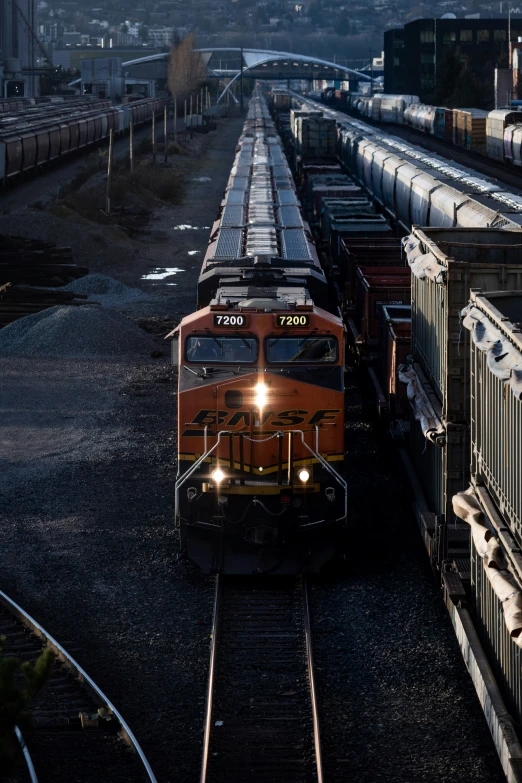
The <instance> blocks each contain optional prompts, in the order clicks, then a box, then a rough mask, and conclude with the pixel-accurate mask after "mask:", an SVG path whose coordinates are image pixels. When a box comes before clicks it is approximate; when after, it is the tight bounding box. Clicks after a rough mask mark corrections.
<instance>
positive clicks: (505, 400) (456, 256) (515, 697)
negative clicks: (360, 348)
mask: <svg viewBox="0 0 522 783" xmlns="http://www.w3.org/2000/svg"><path fill="white" fill-rule="evenodd" d="M405 246H406V251H407V254H408V262H409V264H410V266H411V269H412V272H413V276H412V316H413V317H412V326H413V340H412V353H411V359H410V360H409V361H408V362H407V363H405V365H404V366H403V367H401V368H400V372H399V374H400V377H401V378H402V380H403V381H405V382H406V383H407V388H408V398H409V400H410V404H411V408H412V411H411V413H412V416H411V425H410V435H409V436H408V442H407V448H408V450H409V453H410V460H409V461H408V460H407V464H409V471H413V467H412V465H414V466H415V472H416V474H417V479H418V481H419V482H420V490H421V491H420V492H417V493H416V503H415V511H416V517H417V522H418V525H419V528H420V530H421V533H422V536H423V539H424V542H425V545H426V548H427V550H428V553H429V555H430V558H431V561H432V565H433V566H434V568H435V570H436V571H438V573H439V574H440V578H441V581H442V584H443V587H444V591H445V594H446V595H447V600H446V603H447V606H448V608H449V610H450V612H451V613H452V616H454V614H455V610H454V606H455V603H456V602H457V601H458V602H459V605H464V606H465V605H468V606H469V607H470V609H471V612H472V618H473V622H474V627H475V629H476V632H477V633H478V637H479V638H480V641H481V642H482V645H483V646H484V650H485V651H486V654H487V658H488V663H489V665H490V666H491V669H492V670H493V673H494V675H495V677H496V682H497V683H498V688H499V689H500V693H501V695H502V697H503V699H504V701H505V703H506V705H507V708H508V710H509V712H507V711H506V710H505V709H504V711H502V707H503V705H502V703H501V702H499V700H498V699H493V700H492V699H491V685H493V686H495V685H496V684H495V682H494V680H493V678H492V677H491V674H488V676H487V682H488V683H489V684H487V685H485V683H484V682H483V681H481V680H480V679H478V680H477V679H476V675H477V674H478V673H479V670H480V668H481V667H480V666H478V667H475V671H474V673H473V676H474V680H475V686H476V687H477V690H478V691H479V692H480V691H481V690H482V692H483V694H484V696H485V697H486V698H485V699H484V698H483V699H482V703H483V707H484V710H485V711H486V712H487V714H488V723H489V725H490V727H491V731H492V735H493V739H494V741H495V744H496V747H497V750H498V752H499V756H500V758H501V761H502V764H503V767H504V771H505V773H506V776H507V779H508V780H513V781H517V780H520V776H519V775H517V774H515V771H516V768H517V766H516V765H517V763H518V761H517V759H519V758H520V757H521V756H522V754H521V752H520V746H519V745H518V741H517V740H516V734H517V732H516V729H515V726H516V727H518V729H520V725H521V724H522V669H521V666H520V662H519V655H520V648H521V646H522V621H521V613H520V607H521V606H522V556H521V554H520V548H521V546H522V450H521V442H522V339H521V334H522V232H510V231H509V232H507V231H502V230H497V231H493V230H489V231H475V232H468V231H464V230H462V229H452V230H438V231H436V230H429V229H414V231H413V233H412V235H411V236H410V237H409V238H408V239H407V240H406V242H405ZM402 431H403V432H406V431H407V428H404V429H403V430H402ZM466 638H467V640H468V641H466ZM469 640H470V635H469V633H466V635H465V636H464V637H462V638H461V647H462V649H463V654H464V655H465V657H466V655H467V653H468V651H469V650H470V649H471V646H472V645H471V643H470V642H469ZM463 642H464V644H463ZM466 645H467V646H466ZM482 668H483V667H482ZM471 669H472V671H473V667H471ZM500 715H502V718H501V720H499V717H500ZM512 719H513V720H512ZM515 746H517V747H515ZM512 753H514V755H515V756H516V758H512V757H511V754H512Z"/></svg>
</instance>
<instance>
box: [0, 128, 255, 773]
mask: <svg viewBox="0 0 522 783" xmlns="http://www.w3.org/2000/svg"><path fill="white" fill-rule="evenodd" d="M241 127H242V121H241V120H240V119H237V118H232V119H229V120H226V121H225V120H223V121H221V122H220V125H219V129H218V131H217V132H215V133H211V134H209V135H208V136H204V137H202V138H201V140H200V141H199V142H198V147H199V151H198V152H197V154H194V155H190V156H184V157H183V159H181V160H179V161H178V164H179V166H180V167H182V168H183V169H185V170H186V172H187V174H186V195H185V199H184V202H183V204H182V205H179V206H172V205H165V204H158V205H156V206H155V207H154V208H153V215H152V218H153V219H152V221H151V222H150V224H149V226H148V228H149V229H150V232H151V233H150V234H149V235H145V236H144V237H143V238H142V239H141V240H140V241H135V240H131V239H129V238H128V237H127V236H125V235H123V234H122V232H120V231H119V230H118V229H117V228H114V227H110V226H109V227H107V226H103V225H97V224H92V223H89V222H88V221H85V220H83V219H82V218H77V217H76V218H75V217H74V216H72V217H71V215H67V219H65V220H64V219H61V218H60V217H57V216H56V214H49V213H48V212H47V211H43V210H41V209H31V208H28V209H21V210H13V211H12V213H11V214H9V215H6V216H0V233H9V234H12V235H23V236H27V237H35V238H40V239H46V238H49V239H50V240H52V241H56V242H58V244H60V245H71V246H72V248H73V253H74V258H75V261H76V262H77V263H80V264H85V265H87V266H88V267H89V268H90V271H91V272H102V273H103V274H105V275H110V276H114V277H116V278H118V279H119V280H121V281H123V282H124V283H126V284H127V285H130V286H139V287H141V288H142V289H143V290H144V291H146V292H147V293H149V294H150V296H151V299H150V300H149V301H147V300H145V301H139V302H133V303H131V304H130V305H129V306H128V307H124V308H123V311H124V312H126V314H127V315H128V316H130V317H132V318H133V319H136V320H143V319H145V320H146V321H147V322H148V324H149V326H150V327H151V328H155V330H156V331H157V332H158V334H157V335H156V336H155V337H153V338H151V339H152V340H153V341H155V342H156V347H157V348H158V349H160V350H161V349H165V345H164V344H163V340H162V337H163V335H164V334H166V333H167V332H168V331H169V330H170V329H171V328H172V327H173V326H174V325H175V324H176V323H178V322H179V320H180V318H181V315H182V314H183V313H187V312H191V311H192V310H193V309H194V308H195V294H196V280H197V276H198V271H199V267H200V264H201V259H202V256H203V254H204V251H205V249H206V245H207V242H208V236H209V227H210V226H211V225H212V223H213V221H214V219H215V216H216V213H217V210H218V206H219V202H220V200H221V198H222V194H223V191H224V188H225V185H226V181H227V179H228V175H229V172H230V168H231V166H232V162H233V157H234V150H235V145H236V142H237V139H238V137H239V134H240V131H241ZM51 211H52V212H55V213H56V211H57V210H56V209H55V208H52V209H51ZM180 227H181V228H180ZM169 269H176V270H178V271H177V272H176V273H173V274H169V275H168V276H164V277H161V275H164V274H167V272H166V270H169ZM155 270H159V271H156V272H155ZM150 274H156V275H159V276H160V277H156V278H152V279H148V280H147V279H143V277H144V276H146V275H150ZM151 319H154V320H153V322H152V323H151ZM0 375H1V377H2V383H1V388H0V412H1V418H2V428H1V435H0V472H1V475H2V480H1V482H0V520H1V523H0V587H1V588H2V589H3V590H5V591H6V592H7V593H8V594H9V595H10V596H11V597H13V598H14V599H15V600H18V601H19V602H20V603H21V605H22V606H23V607H24V608H25V609H26V610H27V611H29V612H31V613H33V615H34V616H36V617H37V618H38V620H39V621H40V622H42V624H43V625H44V626H45V627H47V628H48V629H49V631H50V632H51V633H53V634H54V635H55V636H56V637H57V638H58V639H59V640H60V641H62V642H63V643H64V644H65V646H66V647H67V646H68V645H69V646H70V647H71V648H72V649H71V651H72V652H73V654H75V655H76V657H77V659H78V660H79V662H80V663H81V664H82V665H83V666H84V667H85V668H86V670H87V671H88V672H89V673H91V675H92V676H93V677H94V679H95V680H96V682H97V683H98V685H99V686H100V687H102V689H104V690H105V692H106V693H107V695H108V696H109V697H110V698H112V699H113V700H114V701H115V703H116V704H117V706H118V708H119V709H120V710H121V711H122V713H123V715H124V716H125V717H126V719H127V720H128V721H129V723H130V725H131V727H132V728H133V730H134V731H135V733H136V735H137V736H138V739H139V740H140V741H141V742H142V743H143V747H144V749H145V752H146V753H147V755H148V756H149V758H150V760H151V762H152V764H153V767H154V771H155V773H156V775H157V776H158V778H159V779H160V780H161V781H162V782H163V783H168V781H176V783H178V781H184V780H192V779H193V773H194V769H197V766H198V762H199V758H200V747H201V746H200V743H201V727H202V721H203V713H202V706H203V702H204V696H205V689H206V678H207V658H208V630H209V627H210V621H211V609H212V593H213V584H212V582H211V581H210V580H208V579H204V578H202V577H200V576H199V575H198V574H196V573H195V572H194V570H193V569H192V568H191V567H190V565H188V564H187V563H185V562H183V561H179V562H178V560H177V549H176V542H175V534H174V529H173V477H174V475H175V464H176V451H175V445H176V444H175V437H174V436H175V424H176V387H175V376H174V374H173V372H172V371H171V369H170V367H169V364H168V357H167V356H163V357H160V358H158V359H151V358H150V356H148V355H143V356H137V357H136V360H135V361H131V362H129V361H123V360H121V361H113V360H110V361H109V360H103V359H101V360H100V361H94V360H92V359H91V360H70V359H69V360H66V359H64V360H63V361H61V360H58V361H57V360H55V359H53V360H51V359H48V360H45V359H32V358H31V359H28V358H25V359H19V358H0ZM43 783H45V781H43Z"/></svg>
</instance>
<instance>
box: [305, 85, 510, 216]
mask: <svg viewBox="0 0 522 783" xmlns="http://www.w3.org/2000/svg"><path fill="white" fill-rule="evenodd" d="M295 98H296V99H298V100H299V102H300V103H301V105H302V106H303V107H305V108H307V109H309V110H312V111H313V110H317V108H318V104H317V102H316V101H312V100H310V99H307V98H303V97H302V96H298V95H295ZM322 111H323V113H324V115H325V116H328V117H332V118H334V119H335V120H336V122H337V126H338V155H339V158H340V159H341V160H342V162H343V163H344V164H345V166H346V168H347V170H348V171H350V172H351V173H352V174H353V176H354V177H355V178H356V179H357V180H358V181H359V182H360V183H361V184H362V185H363V186H364V187H365V188H366V190H367V191H368V192H369V193H370V194H371V195H372V197H373V199H374V201H375V202H376V203H377V204H379V205H380V206H381V207H382V209H383V210H384V213H385V214H387V215H389V216H390V217H391V218H393V219H395V220H397V221H398V222H399V223H400V225H401V226H402V227H403V228H404V229H405V230H406V231H410V230H411V228H412V226H414V225H417V226H429V227H434V228H437V227H439V228H451V227H457V226H461V227H463V228H475V227H476V228H489V227H495V228H508V229H510V228H511V229H513V230H518V228H520V226H521V225H522V195H520V193H518V192H516V191H515V190H513V189H512V188H509V187H508V186H507V185H505V184H504V183H502V182H500V181H498V180H495V179H493V178H491V177H482V176H477V172H475V171H473V170H472V169H468V168H466V167H465V166H461V165H457V164H455V163H454V162H453V161H448V160H446V159H445V158H442V157H441V156H440V155H436V154H433V153H427V152H426V150H423V149H422V148H420V147H416V146H415V145H414V144H410V143H407V142H405V141H404V140H403V139H400V138H397V137H395V136H391V135H390V134H388V133H385V132H383V131H379V130H378V129H376V128H374V127H371V126H369V125H367V124H366V123H364V122H361V121H360V120H356V119H352V118H351V117H348V116H347V115H346V114H343V113H342V112H339V111H335V110H333V109H330V108H328V107H326V106H324V107H322Z"/></svg>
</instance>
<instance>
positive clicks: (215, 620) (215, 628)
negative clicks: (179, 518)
mask: <svg viewBox="0 0 522 783" xmlns="http://www.w3.org/2000/svg"><path fill="white" fill-rule="evenodd" d="M221 582H222V580H221V579H220V577H219V574H218V575H217V576H216V592H215V596H214V614H213V617H212V641H211V644H210V666H209V672H208V688H207V705H206V713H205V732H204V736H203V757H202V760H201V776H200V783H206V780H207V770H208V751H209V748H210V732H211V729H212V708H213V701H214V675H215V672H216V653H217V639H218V632H219V612H220V610H221V592H222V591H221Z"/></svg>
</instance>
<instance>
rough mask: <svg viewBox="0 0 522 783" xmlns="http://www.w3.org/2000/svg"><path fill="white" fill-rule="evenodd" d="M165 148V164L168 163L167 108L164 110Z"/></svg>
mask: <svg viewBox="0 0 522 783" xmlns="http://www.w3.org/2000/svg"><path fill="white" fill-rule="evenodd" d="M163 146H164V152H165V163H166V162H167V107H166V106H165V108H164V109H163Z"/></svg>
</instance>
